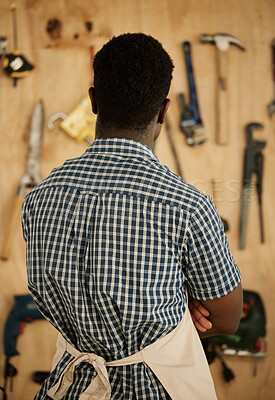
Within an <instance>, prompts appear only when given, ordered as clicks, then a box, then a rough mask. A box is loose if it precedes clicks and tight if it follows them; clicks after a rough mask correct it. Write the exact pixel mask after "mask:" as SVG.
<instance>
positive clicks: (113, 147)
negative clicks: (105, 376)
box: [22, 138, 240, 400]
mask: <svg viewBox="0 0 275 400" xmlns="http://www.w3.org/2000/svg"><path fill="white" fill-rule="evenodd" d="M22 224H23V234H24V238H25V241H26V248H27V272H28V285H29V290H30V292H31V294H32V296H33V297H34V300H35V302H36V304H37V306H38V308H39V310H40V311H41V312H42V314H43V315H44V316H45V318H47V319H48V320H49V321H50V322H51V323H52V324H53V325H54V326H55V327H56V329H57V330H58V331H59V332H61V333H62V335H63V336H64V337H65V339H66V340H67V341H68V342H69V343H71V344H72V345H73V346H74V347H75V348H77V349H78V350H79V351H81V352H92V353H96V354H98V355H100V356H102V357H104V358H105V360H106V361H111V360H115V359H120V358H123V357H126V356H128V355H131V354H133V353H135V352H137V351H139V350H140V349H142V348H144V347H145V346H147V345H149V344H150V343H153V342H154V341H156V340H157V339H158V338H160V337H162V336H164V335H166V334H167V333H169V332H171V331H172V330H173V329H174V328H175V327H176V326H177V324H178V323H179V321H180V320H181V319H182V317H183V314H184V312H185V309H186V296H185V285H186V284H187V285H188V289H189V291H190V293H191V294H192V295H193V296H194V297H195V298H197V299H201V300H210V299H215V298H219V297H222V296H224V295H226V294H228V293H229V292H231V291H232V290H233V289H235V288H236V287H237V286H238V284H239V282H240V271H239V269H238V267H237V266H236V265H235V263H234V260H233V258H232V256H231V254H230V251H229V246H228V242H227V239H226V236H225V235H224V230H223V225H222V222H221V220H220V218H219V216H218V213H217V210H216V208H215V206H214V205H213V203H212V200H211V198H210V197H209V196H206V195H204V194H202V193H201V192H199V191H198V190H197V189H196V188H194V187H193V186H191V185H189V184H187V183H186V182H184V181H183V180H182V179H181V178H180V177H178V176H177V175H175V174H174V173H172V172H171V171H170V170H169V169H168V168H167V167H165V166H163V165H161V164H160V162H159V160H158V159H157V157H156V156H155V155H154V153H153V152H152V151H151V150H150V149H149V148H148V147H147V146H145V145H143V144H142V143H140V142H136V141H133V140H129V139H118V138H115V139H99V140H96V141H95V142H94V143H93V144H92V145H91V146H90V147H89V148H88V149H87V150H86V152H85V153H84V154H83V155H82V156H81V157H79V158H76V159H73V160H67V161H66V162H65V163H64V165H63V166H61V167H59V168H57V169H54V170H53V171H52V173H51V174H50V176H49V177H48V178H47V179H45V180H44V181H43V182H42V183H40V184H39V185H38V186H36V187H35V188H34V189H33V190H32V191H31V192H30V193H29V194H28V195H27V197H26V199H25V201H24V204H23V208H22ZM72 359H73V357H72V356H71V355H70V354H69V353H67V352H65V353H64V355H63V357H62V359H61V360H60V361H59V363H58V364H57V366H56V368H55V369H54V371H52V373H51V375H50V376H49V378H48V379H47V380H46V381H45V383H44V384H43V385H42V387H41V389H40V391H39V392H38V394H37V396H36V399H39V400H40V399H49V397H48V396H47V395H46V393H47V390H48V389H49V388H50V387H51V386H52V385H53V384H54V383H56V382H57V380H58V377H59V376H60V373H61V372H62V371H63V370H64V369H65V367H66V366H67V365H68V363H69V362H70V361H71V360H72ZM108 373H109V379H110V384H111V388H112V397H111V398H112V400H114V399H116V400H121V399H138V400H141V399H144V400H148V399H158V400H159V399H170V397H169V396H168V394H167V392H166V391H165V390H164V388H163V387H162V385H161V384H160V382H159V381H158V379H157V378H156V377H155V375H154V374H153V373H152V371H151V370H150V368H149V367H148V366H147V365H146V364H143V363H139V364H135V365H129V366H122V367H108ZM95 375H96V373H95V370H94V368H93V366H92V365H90V364H87V363H82V364H80V365H79V366H78V367H77V368H76V370H75V374H74V382H73V384H72V386H71V387H70V389H69V390H68V392H67V394H66V396H65V397H64V399H67V400H68V399H70V400H72V399H78V398H79V396H80V394H81V393H82V392H83V391H84V390H85V388H86V387H87V386H88V385H89V383H90V382H91V380H92V379H93V378H94V377H95ZM183 398H184V393H183Z"/></svg>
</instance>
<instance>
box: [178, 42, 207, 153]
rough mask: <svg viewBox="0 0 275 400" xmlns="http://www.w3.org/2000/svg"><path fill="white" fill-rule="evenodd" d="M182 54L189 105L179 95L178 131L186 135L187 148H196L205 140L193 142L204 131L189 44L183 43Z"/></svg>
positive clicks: (182, 96) (181, 95)
mask: <svg viewBox="0 0 275 400" xmlns="http://www.w3.org/2000/svg"><path fill="white" fill-rule="evenodd" d="M183 52H184V56H185V62H186V68H187V76H188V85H189V93H190V104H189V105H186V104H185V99H184V95H183V94H182V93H181V94H180V95H179V103H180V108H181V121H180V129H181V130H182V132H183V133H184V134H185V135H186V142H187V144H188V145H189V146H198V145H200V144H202V143H204V142H205V140H206V139H201V140H195V135H197V134H202V133H204V132H205V129H204V127H203V124H202V120H201V116H200V111H199V105H198V100H197V92H196V85H195V78H194V73H193V67H192V60H191V43H190V42H184V43H183Z"/></svg>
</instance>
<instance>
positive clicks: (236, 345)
mask: <svg viewBox="0 0 275 400" xmlns="http://www.w3.org/2000/svg"><path fill="white" fill-rule="evenodd" d="M265 336H266V316H265V309H264V305H263V302H262V299H261V297H260V295H259V294H258V293H256V292H254V291H250V290H244V291H243V313H242V317H241V320H240V324H239V327H238V330H237V332H236V333H234V334H232V335H218V336H214V337H211V338H206V339H202V345H203V347H204V350H205V354H206V357H207V360H208V363H209V364H210V363H211V362H213V360H214V359H215V357H216V356H218V358H219V359H220V360H221V362H222V365H223V369H224V371H223V372H224V378H225V380H226V381H229V380H231V379H233V377H234V374H233V375H232V371H230V370H228V367H226V366H225V365H224V364H223V362H224V358H223V357H222V358H221V357H220V356H239V357H250V358H252V359H254V362H255V364H254V371H253V376H255V374H256V367H257V362H258V360H259V359H260V358H265V357H268V353H266V352H265V347H266V346H265Z"/></svg>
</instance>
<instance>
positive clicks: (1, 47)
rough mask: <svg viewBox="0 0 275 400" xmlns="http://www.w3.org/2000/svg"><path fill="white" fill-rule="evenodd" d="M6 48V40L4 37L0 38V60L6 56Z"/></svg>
mask: <svg viewBox="0 0 275 400" xmlns="http://www.w3.org/2000/svg"><path fill="white" fill-rule="evenodd" d="M7 47H8V39H7V38H6V36H0V60H1V59H2V57H4V56H5V55H6V53H7Z"/></svg>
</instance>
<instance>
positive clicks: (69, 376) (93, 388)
mask: <svg viewBox="0 0 275 400" xmlns="http://www.w3.org/2000/svg"><path fill="white" fill-rule="evenodd" d="M58 340H59V345H60V346H62V347H63V349H64V350H65V351H67V352H68V353H70V354H71V355H72V356H74V357H75V358H74V360H72V361H71V362H70V363H69V364H68V365H67V367H66V368H65V369H64V371H63V373H62V374H61V376H60V378H59V380H58V382H57V383H56V384H55V385H54V386H52V388H51V389H50V390H49V391H48V393H47V395H48V396H49V397H50V398H52V399H53V400H60V399H62V398H63V397H64V396H65V394H66V393H67V391H68V389H69V387H70V386H71V385H72V383H73V376H74V370H75V367H76V366H77V365H78V364H80V363H82V362H88V363H90V364H92V365H93V367H94V369H95V371H96V372H97V376H96V377H95V378H94V379H93V380H92V382H91V383H90V385H89V386H88V387H87V389H86V390H85V391H84V392H83V393H82V394H81V396H80V398H79V400H92V399H97V400H109V399H110V398H111V385H110V382H109V376H108V372H107V369H106V366H108V367H119V366H122V365H131V364H137V363H140V362H144V360H143V357H142V352H141V351H139V352H137V353H135V354H132V355H131V356H128V357H124V358H121V359H120V360H114V361H108V362H106V361H105V360H104V358H103V357H100V356H98V355H96V354H94V353H80V352H79V351H78V350H77V349H75V348H74V347H73V346H71V345H70V344H69V343H68V342H66V341H65V339H64V338H63V337H62V336H61V335H59V338H58Z"/></svg>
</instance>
